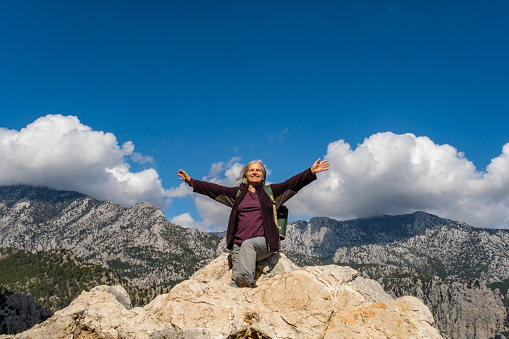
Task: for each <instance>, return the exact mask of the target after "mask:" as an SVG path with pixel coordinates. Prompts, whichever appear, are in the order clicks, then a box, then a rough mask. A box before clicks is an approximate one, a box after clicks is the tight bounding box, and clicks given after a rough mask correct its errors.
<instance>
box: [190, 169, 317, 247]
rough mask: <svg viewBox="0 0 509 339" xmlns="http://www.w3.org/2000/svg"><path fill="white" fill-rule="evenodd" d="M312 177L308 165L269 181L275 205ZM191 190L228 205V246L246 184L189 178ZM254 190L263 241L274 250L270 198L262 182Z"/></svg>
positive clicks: (275, 239)
mask: <svg viewBox="0 0 509 339" xmlns="http://www.w3.org/2000/svg"><path fill="white" fill-rule="evenodd" d="M314 180H316V174H314V173H313V172H311V168H308V169H307V170H305V171H304V172H302V173H299V174H297V175H294V176H293V177H291V178H290V179H288V180H286V181H285V182H282V183H280V184H270V186H271V188H272V193H273V194H274V200H275V201H276V208H279V207H280V206H281V205H283V204H284V203H285V201H287V200H288V199H290V198H291V197H293V196H294V195H295V194H297V192H298V191H299V190H300V189H301V188H302V187H304V186H306V185H307V184H309V183H311V182H312V181H314ZM239 188H240V194H239V196H238V197H237V191H238V190H239ZM193 191H194V192H197V193H200V194H203V195H206V196H208V197H210V198H212V199H214V200H216V201H218V202H220V203H222V204H225V205H226V206H228V207H231V208H232V211H231V213H230V219H229V221H228V230H227V231H226V247H227V248H228V249H232V248H233V242H234V240H235V234H236V233H237V227H238V211H237V209H238V207H239V204H240V202H241V201H242V199H244V197H245V196H246V194H247V191H248V187H247V186H246V185H244V184H240V185H239V186H236V187H226V186H222V185H218V184H214V183H211V182H207V181H201V180H196V179H193ZM256 194H257V195H258V201H259V202H260V211H261V213H262V220H263V228H264V231H265V240H266V241H267V247H268V250H269V251H271V252H276V251H278V250H279V246H280V244H279V231H278V228H277V226H276V222H275V220H274V210H273V207H272V202H271V201H270V198H269V196H268V195H267V193H266V192H265V190H264V189H263V185H262V184H261V183H260V184H258V185H257V186H256Z"/></svg>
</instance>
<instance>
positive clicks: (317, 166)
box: [311, 158, 330, 174]
mask: <svg viewBox="0 0 509 339" xmlns="http://www.w3.org/2000/svg"><path fill="white" fill-rule="evenodd" d="M329 165H330V164H329V161H328V160H324V161H320V158H318V160H317V161H315V163H314V164H313V166H311V172H313V173H314V174H316V173H318V172H322V171H328V170H329Z"/></svg>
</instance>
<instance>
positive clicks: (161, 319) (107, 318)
mask: <svg viewBox="0 0 509 339" xmlns="http://www.w3.org/2000/svg"><path fill="white" fill-rule="evenodd" d="M258 272H259V274H258V275H257V277H258V278H257V282H256V284H257V287H256V288H253V289H237V288H234V287H231V286H229V284H228V281H229V279H230V275H231V270H229V267H228V260H227V255H226V254H223V255H221V256H220V257H218V258H217V259H216V260H214V261H213V262H212V263H210V264H209V265H208V266H206V267H205V268H203V269H201V270H200V271H198V272H197V273H195V274H194V275H193V276H192V277H191V279H189V280H187V281H184V282H182V283H180V284H178V285H176V286H175V287H174V288H173V289H172V290H171V291H170V292H169V293H168V294H164V295H160V296H159V297H157V298H156V299H155V300H154V301H152V302H151V303H150V304H148V305H147V306H145V307H143V308H131V307H130V301H129V297H128V295H127V293H126V292H125V290H123V289H122V288H121V287H108V286H100V287H97V288H94V289H92V290H91V291H90V292H83V293H82V294H81V295H80V296H79V297H78V298H77V299H76V300H74V301H73V302H72V303H71V304H70V305H69V306H68V307H66V308H65V309H63V310H61V311H58V312H56V313H55V315H54V316H53V317H51V318H50V319H48V320H47V321H45V322H44V323H42V324H39V325H36V326H35V327H33V328H32V329H30V330H29V331H26V332H23V333H20V334H18V335H16V336H4V337H3V338H27V339H28V338H50V337H51V338H69V337H72V338H198V339H199V338H203V339H205V338H207V339H209V338H210V339H211V338H214V339H219V338H427V339H429V338H441V336H440V334H439V333H438V331H437V330H436V329H434V328H433V327H432V326H431V324H432V323H433V317H432V315H431V313H430V311H429V310H428V308H427V307H426V306H425V305H424V304H423V303H422V302H421V301H419V300H418V299H417V298H415V297H401V298H398V299H393V298H392V297H390V296H389V295H388V294H386V293H385V292H384V291H383V289H382V287H381V286H380V285H379V284H378V283H377V282H375V281H372V280H367V279H364V278H361V277H359V276H358V275H357V272H356V271H355V270H353V269H352V268H349V267H340V266H336V265H330V266H318V267H317V266H315V267H304V268H298V267H297V266H295V265H294V264H293V263H292V262H291V261H289V260H288V259H286V257H285V256H284V255H279V254H274V255H272V257H270V258H269V259H267V260H265V261H264V262H262V263H261V264H260V265H259V267H258Z"/></svg>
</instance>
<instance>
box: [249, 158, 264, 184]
mask: <svg viewBox="0 0 509 339" xmlns="http://www.w3.org/2000/svg"><path fill="white" fill-rule="evenodd" d="M262 179H263V170H262V164H260V163H257V162H255V163H253V164H251V165H249V168H248V169H247V182H248V183H249V184H250V185H252V186H256V185H257V184H258V183H260V181H262Z"/></svg>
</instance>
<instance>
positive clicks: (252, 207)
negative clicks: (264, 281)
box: [178, 159, 329, 287]
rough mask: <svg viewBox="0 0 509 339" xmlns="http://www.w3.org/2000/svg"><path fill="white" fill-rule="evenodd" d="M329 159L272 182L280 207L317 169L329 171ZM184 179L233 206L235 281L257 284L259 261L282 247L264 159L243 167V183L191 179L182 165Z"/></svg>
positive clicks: (230, 236)
mask: <svg viewBox="0 0 509 339" xmlns="http://www.w3.org/2000/svg"><path fill="white" fill-rule="evenodd" d="M328 169H329V162H328V161H327V160H324V161H320V159H318V160H317V161H316V162H315V163H314V164H313V166H311V167H310V168H308V169H306V170H305V171H304V172H302V173H299V174H297V175H295V176H293V177H291V178H290V179H288V180H286V181H285V182H282V183H280V184H270V186H271V188H272V193H273V197H274V200H275V202H276V208H279V207H280V206H281V205H283V203H284V202H285V201H287V200H288V199H290V198H291V197H292V196H294V195H295V194H296V193H297V192H298V191H299V190H300V189H301V188H302V187H304V186H306V185H308V184H309V183H311V182H312V181H314V180H316V173H318V172H322V171H327V170H328ZM178 175H179V176H180V178H179V179H180V180H182V181H184V182H186V183H187V184H189V186H191V187H193V191H194V192H197V193H200V194H204V195H206V196H208V197H210V198H212V199H214V200H216V201H218V202H220V203H223V204H225V205H227V206H229V207H231V208H232V211H231V213H230V219H229V221H228V229H227V232H226V247H227V248H228V249H230V250H232V280H231V283H230V284H231V285H232V286H237V287H254V275H255V269H256V261H260V260H263V259H265V258H267V257H268V256H269V255H270V254H271V253H272V252H277V251H278V250H279V247H280V244H279V231H278V228H277V225H276V221H275V219H274V210H273V204H272V201H271V199H270V197H269V196H268V195H267V193H266V192H265V190H264V189H263V186H264V185H265V177H266V170H265V166H264V165H263V163H262V162H261V161H260V160H255V161H251V162H250V163H249V164H247V165H246V166H245V167H244V169H243V170H242V172H241V174H240V176H239V178H238V180H239V181H241V183H240V185H238V186H235V187H226V186H221V185H218V184H214V183H210V182H206V181H201V180H196V179H191V177H190V176H189V175H188V174H187V173H186V172H185V171H183V170H181V169H179V171H178Z"/></svg>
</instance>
